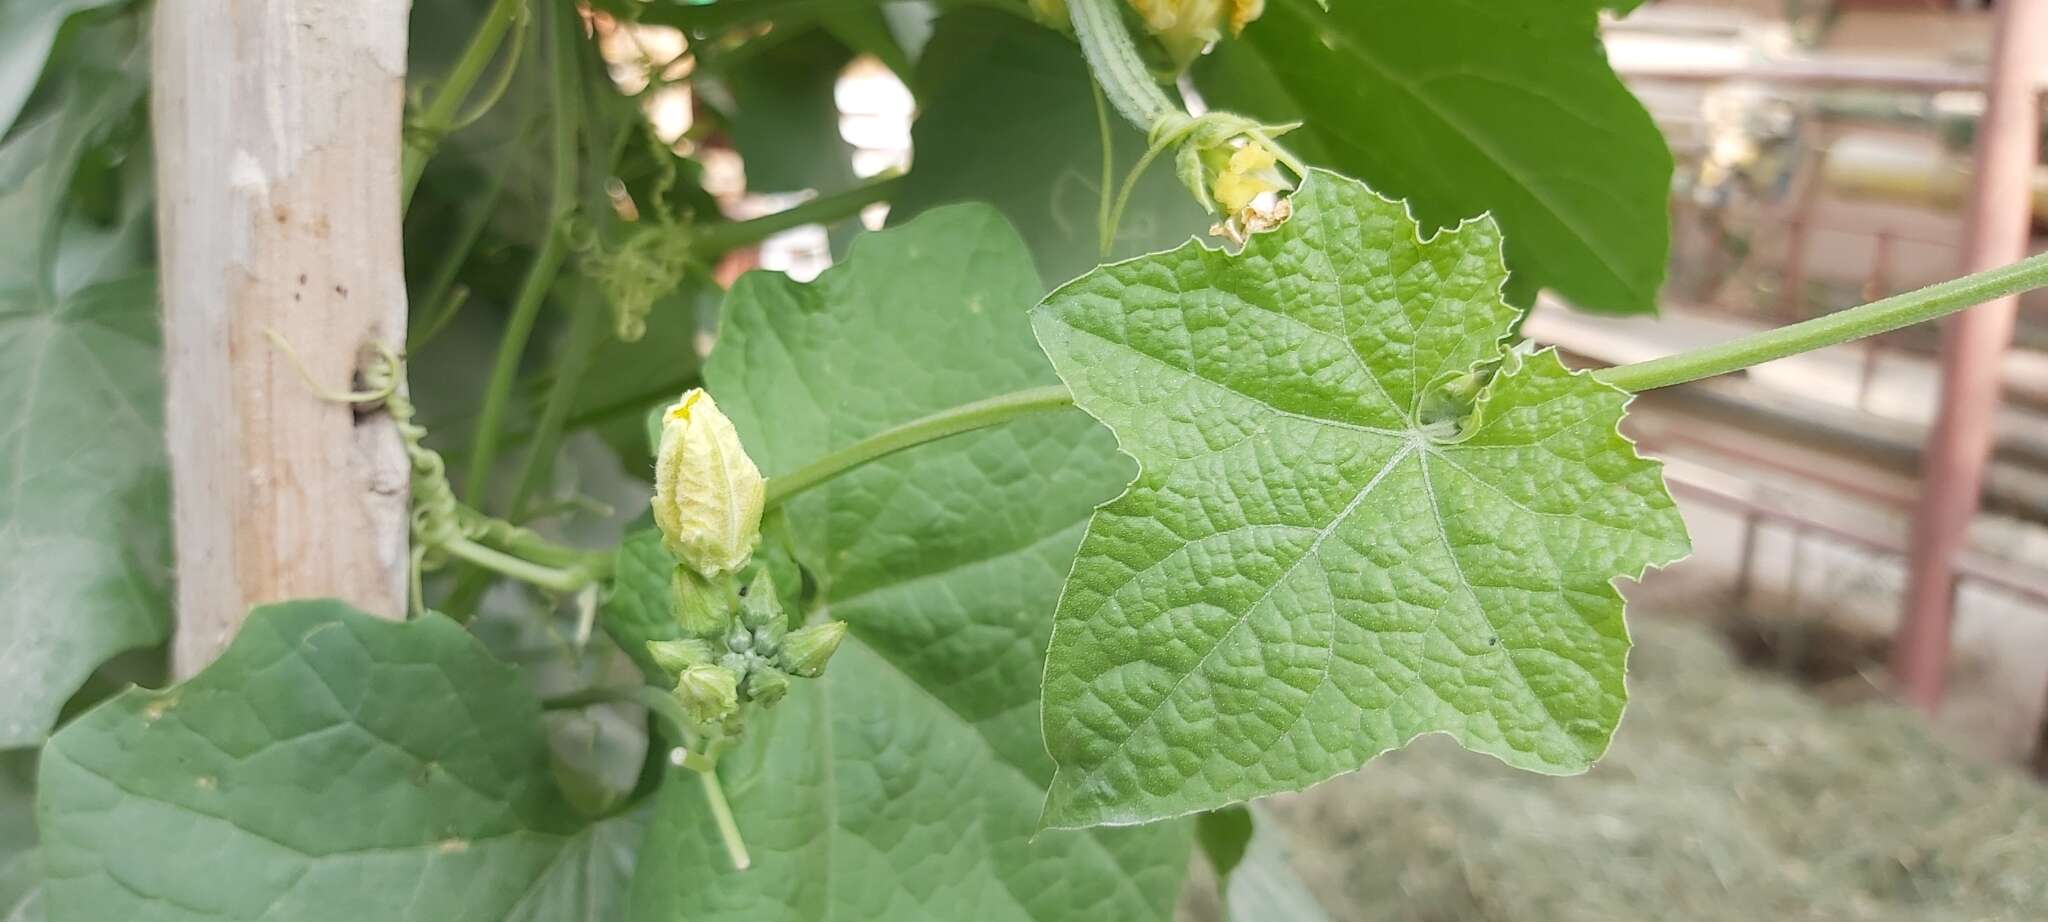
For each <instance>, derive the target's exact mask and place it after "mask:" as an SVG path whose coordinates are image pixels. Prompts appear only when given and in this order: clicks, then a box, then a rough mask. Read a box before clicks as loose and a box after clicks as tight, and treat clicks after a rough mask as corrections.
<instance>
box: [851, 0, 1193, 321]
mask: <svg viewBox="0 0 2048 922" xmlns="http://www.w3.org/2000/svg"><path fill="white" fill-rule="evenodd" d="M916 84H917V89H918V99H919V100H920V102H921V104H922V112H921V114H920V115H919V116H918V119H917V122H916V123H915V124H914V125H912V126H911V146H912V147H914V148H915V149H916V151H917V162H916V163H915V164H914V165H913V166H912V167H911V170H910V175H909V177H908V178H907V179H906V180H905V182H904V187H903V190H902V191H901V192H899V193H898V194H897V195H896V196H895V198H894V199H893V200H892V201H891V202H890V219H891V220H892V221H896V222H898V223H900V222H901V221H902V220H903V219H906V218H909V217H911V216H914V215H917V214H921V213H923V212H924V211H925V210H927V209H929V208H931V207H932V206H934V205H938V204H941V203H946V202H956V201H962V200H970V199H971V200H978V201H984V202H988V203H989V204H992V205H994V206H995V207H996V208H997V210H999V211H1001V212H1002V213H1003V216H1004V217H1007V218H1009V219H1010V222H1011V223H1012V224H1014V225H1016V227H1017V230H1018V231H1019V232H1020V233H1022V234H1023V235H1024V240H1025V242H1026V243H1028V244H1030V246H1031V252H1032V255H1033V256H1035V257H1036V258H1037V261H1038V268H1039V271H1040V272H1041V273H1043V276H1044V278H1045V281H1046V283H1047V284H1048V285H1056V284H1058V283H1060V282H1063V281H1065V280H1067V279H1070V278H1073V277H1074V276H1076V275H1079V274H1081V273H1083V272H1086V271H1088V270H1089V269H1090V268H1093V267H1094V266H1095V264H1096V263H1099V262H1101V261H1102V251H1101V236H1100V234H1098V233H1097V231H1096V226H1097V221H1096V218H1097V214H1098V211H1099V209H1100V207H1101V203H1102V194H1103V182H1102V142H1101V140H1100V138H1101V136H1102V123H1101V120H1100V118H1099V116H1098V113H1097V111H1096V103H1095V89H1094V83H1093V81H1092V78H1090V77H1089V75H1088V66H1087V63H1086V62H1084V61H1083V60H1082V58H1081V51H1080V49H1079V48H1078V47H1076V46H1075V44H1074V41H1073V39H1072V38H1070V37H1068V36H1065V35H1061V34H1059V33H1057V32H1053V31H1051V30H1048V29H1046V28H1044V27H1042V26H1038V25H1036V24H1033V23H1030V22H1028V21H1025V20H1022V19H1018V18H1017V17H1015V16H1011V15H1009V14H1006V13H1002V12H998V11H995V10H989V9H962V10H956V11H953V12H949V13H947V14H946V15H945V16H943V17H941V18H940V19H939V23H938V29H937V31H936V32H935V33H934V34H933V35H932V39H931V42H930V44H928V45H927V46H926V47H925V51H924V55H923V57H922V58H921V59H920V60H919V62H918V69H917V80H916ZM1108 122H1109V125H1108V127H1109V129H1110V137H1111V148H1112V150H1113V151H1114V152H1115V154H1116V166H1115V169H1114V170H1113V171H1112V175H1111V179H1110V183H1109V191H1110V193H1111V194H1112V195H1114V194H1115V192H1116V189H1117V187H1118V186H1119V185H1120V184H1121V183H1122V182H1123V181H1124V176H1125V174H1126V173H1128V172H1129V170H1130V169H1131V167H1132V166H1133V165H1134V164H1135V163H1136V162H1137V159H1138V156H1139V155H1140V154H1142V153H1144V151H1145V138H1144V136H1143V135H1141V134H1139V133H1138V132H1137V131H1135V130H1133V129H1131V128H1130V127H1129V126H1128V125H1126V124H1124V122H1123V120H1122V119H1120V118H1117V117H1116V115H1115V113H1109V114H1108ZM1172 159H1173V158H1172V157H1170V156H1169V157H1166V158H1163V159H1162V160H1161V161H1159V162H1156V163H1154V164H1153V167H1152V169H1150V170H1149V171H1147V172H1146V174H1145V176H1144V177H1143V178H1142V180H1141V181H1140V182H1139V183H1138V186H1137V189H1136V191H1134V192H1133V193H1132V194H1131V202H1130V204H1129V206H1128V207H1127V208H1126V210H1125V212H1124V217H1123V222H1122V224H1121V225H1120V226H1119V227H1118V228H1117V238H1116V245H1115V246H1114V247H1112V248H1111V252H1110V255H1112V256H1129V255H1132V254H1136V253H1144V252H1149V251H1152V250H1158V249H1163V248H1165V247H1170V246H1173V245H1174V244H1176V243H1180V242H1181V241H1184V240H1186V239H1188V238H1189V237H1190V236H1192V235H1194V234H1199V233H1201V232H1202V231H1203V230H1204V229H1206V228H1207V227H1208V226H1209V224H1210V218H1209V217H1208V216H1207V215H1206V214H1204V213H1203V211H1202V209H1201V207H1200V206H1198V205H1196V204H1195V201H1194V198H1193V196H1190V195H1189V194H1188V191H1187V190H1186V189H1185V188H1183V187H1182V186H1181V185H1180V182H1179V181H1178V180H1176V179H1175V178H1174V176H1173V169H1172Z"/></svg>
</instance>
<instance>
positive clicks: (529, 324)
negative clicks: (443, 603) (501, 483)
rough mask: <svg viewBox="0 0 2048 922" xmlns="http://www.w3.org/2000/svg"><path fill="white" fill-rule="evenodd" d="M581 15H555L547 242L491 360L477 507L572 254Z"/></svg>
mask: <svg viewBox="0 0 2048 922" xmlns="http://www.w3.org/2000/svg"><path fill="white" fill-rule="evenodd" d="M575 15H576V14H575V13H574V12H573V11H571V10H568V9H567V8H566V7H564V8H563V9H561V10H557V11H556V13H555V16H556V18H557V19H561V20H565V21H564V22H558V23H557V24H556V25H555V29H554V32H555V41H554V71H555V79H554V94H553V95H554V99H553V102H554V111H555V117H554V122H555V124H554V170H553V179H552V183H551V186H550V188H549V191H548V215H549V223H548V227H547V229H546V230H545V231H544V232H543V233H545V234H546V237H545V238H544V239H543V240H542V241H541V247H540V252H538V253H536V254H534V257H533V264H532V265H531V266H529V267H528V268H527V272H526V279H525V281H523V282H521V284H520V288H519V295H518V299H517V300H516V301H514V302H513V304H512V314H511V316H510V317H508V318H506V321H505V332H504V335H503V337H502V338H501V339H499V341H498V353H497V355H496V356H495V357H494V358H493V359H492V362H491V377H490V380H489V382H488V383H487V384H485V386H484V403H483V410H482V412H481V413H479V414H478V416H477V420H476V430H475V435H474V436H473V437H471V439H470V455H469V465H468V466H467V467H466V468H465V469H464V470H465V471H466V475H465V476H464V477H463V480H462V492H463V499H464V500H466V501H467V502H468V503H469V504H470V505H472V506H475V505H478V504H479V501H480V500H482V499H483V497H484V496H485V495H486V493H487V492H488V487H489V482H490V473H491V465H492V464H493V463H494V462H496V461H497V460H498V435H499V429H500V427H501V426H502V424H503V421H504V416H505V405H506V403H507V402H508V401H509V399H510V398H511V396H512V385H513V383H514V381H515V380H516V378H517V376H518V373H519V359H520V357H521V356H523V355H525V353H526V341H527V339H528V338H529V337H531V336H532V335H533V325H534V321H535V320H537V319H538V318H539V317H540V306H541V303H542V302H544V301H546V300H547V295H548V288H549V287H550V286H552V285H553V284H554V281H555V273H557V272H558V271H560V270H561V268H562V261H563V259H564V257H565V256H566V255H567V253H568V246H569V241H568V236H569V234H568V228H567V224H568V220H569V216H570V213H571V212H572V210H573V209H574V208H575V202H576V128H577V125H578V122H579V116H580V112H581V109H580V106H579V105H578V104H579V103H580V102H581V91H582V87H581V86H580V85H579V84H578V83H577V73H576V43H577V42H580V41H582V40H583V36H582V33H581V31H580V30H579V29H578V28H577V25H576V23H575V21H574V17H575Z"/></svg>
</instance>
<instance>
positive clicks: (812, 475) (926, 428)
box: [766, 384, 1074, 508]
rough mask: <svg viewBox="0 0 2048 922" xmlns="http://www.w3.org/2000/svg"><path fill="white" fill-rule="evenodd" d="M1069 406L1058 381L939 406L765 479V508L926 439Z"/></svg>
mask: <svg viewBox="0 0 2048 922" xmlns="http://www.w3.org/2000/svg"><path fill="white" fill-rule="evenodd" d="M1073 405H1074V395H1073V393H1071V392H1069V391H1068V390H1067V389H1066V387H1065V386H1064V385H1058V384H1055V385H1051V386H1048V387H1034V388H1030V389H1028V390H1021V391H1012V392H1010V393H1008V394H1002V395H999V396H995V397H990V398H988V399H986V400H977V401H974V402H973V403H963V404H961V405H959V406H957V407H952V408H949V409H945V410H940V411H939V412H937V413H933V414H931V415H930V416H925V417H920V418H918V419H913V420H911V421H910V422H907V423H904V424H902V425H900V426H896V427H894V428H891V429H884V430H882V431H881V432H877V433H875V434H874V435H871V436H868V437H867V438H864V439H861V440H860V441H858V442H855V443H853V444H851V445H848V446H846V447H845V448H842V449H839V450H838V451H835V452H832V453H831V454H828V455H826V456H824V457H822V458H819V459H818V460H816V461H813V462H811V463H809V464H806V465H804V466H803V467H800V468H797V469H796V470H795V471H792V472H790V473H788V474H785V475H783V476H780V477H773V478H770V479H769V480H768V497H767V503H766V504H767V506H768V507H770V508H773V507H774V506H775V505H776V504H778V503H781V502H782V501H784V500H787V499H789V498H790V497H792V496H795V495H796V494H798V493H802V492H803V491H805V490H808V489H810V488H812V487H815V486H817V485H818V484H821V483H824V482H825V481H827V480H831V479H832V478H834V477H837V476H839V475H841V474H844V473H846V472H847V471H850V470H853V469H854V468H857V467H860V466H861V465H863V464H866V463H868V462H870V461H874V460H876V459H878V458H882V457H886V456H888V455H892V454H895V453H896V452H899V451H902V450H903V449H906V448H911V447H914V446H917V445H922V444H924V443H926V442H930V441H935V440H937V439H943V438H945V437H947V436H949V435H959V434H960V433H962V432H972V431H974V430H976V429H984V428H987V427H989V426H994V425H999V424H1001V423H1006V422H1009V421H1010V420H1013V419H1016V418H1017V417H1019V416H1028V415H1030V414H1032V413H1041V412H1044V411H1046V410H1056V409H1059V408H1061V407H1070V406H1073Z"/></svg>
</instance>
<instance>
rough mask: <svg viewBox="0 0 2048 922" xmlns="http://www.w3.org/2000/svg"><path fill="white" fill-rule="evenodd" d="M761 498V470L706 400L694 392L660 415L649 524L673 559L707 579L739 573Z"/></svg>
mask: <svg viewBox="0 0 2048 922" xmlns="http://www.w3.org/2000/svg"><path fill="white" fill-rule="evenodd" d="M766 497H767V483H766V481H764V480H762V479H761V471H760V469H759V468H756V467H755V466H754V461H753V459H752V458H749V457H747V451H746V449H745V448H744V447H742V446H741V445H740V436H739V432H738V431H736V430H734V429H733V426H732V420H729V419H726V418H725V414H723V413H720V412H718V405H717V404H716V403H713V402H712V400H711V395H710V394H706V393H704V391H703V390H701V389H696V388H693V389H691V390H690V391H689V392H688V393H686V394H684V395H683V397H682V399H681V400H678V401H676V403H675V405H674V406H671V407H669V408H668V412H666V413H664V414H662V423H661V447H660V450H659V451H658V453H657V456H656V459H655V464H654V524H655V525H657V526H659V527H660V528H661V535H662V542H663V543H664V544H666V545H667V546H668V550H669V553H672V554H674V555H676V559H677V560H680V561H682V562H683V564H684V565H686V566H688V567H689V568H690V569H693V570H696V571H697V572H698V573H701V574H703V575H704V576H705V578H707V579H709V578H713V577H716V576H718V575H720V574H723V573H731V572H733V571H735V570H738V569H739V568H740V567H742V566H745V565H746V563H747V560H748V559H749V558H751V557H752V556H753V555H754V544H755V542H756V541H759V540H760V537H761V506H762V503H763V501H764V500H765V499H766Z"/></svg>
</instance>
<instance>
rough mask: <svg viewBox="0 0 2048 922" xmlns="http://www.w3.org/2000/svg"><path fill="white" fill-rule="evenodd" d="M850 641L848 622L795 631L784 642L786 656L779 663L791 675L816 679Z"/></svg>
mask: <svg viewBox="0 0 2048 922" xmlns="http://www.w3.org/2000/svg"><path fill="white" fill-rule="evenodd" d="M845 637H846V622H844V621H827V622H825V623H824V624H814V625H811V626H810V627H807V628H804V629H802V630H798V631H791V632H790V633H789V636H787V637H784V638H782V652H781V654H780V655H779V656H778V657H777V662H779V663H781V664H782V668H783V669H784V670H785V671H787V672H788V673H789V674H790V675H794V676H802V677H804V678H806V679H815V678H817V677H818V676H820V675H823V674H824V672H825V663H826V662H827V661H829V660H831V659H832V653H833V651H835V650H838V649H839V641H840V640H842V639H844V638H845Z"/></svg>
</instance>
